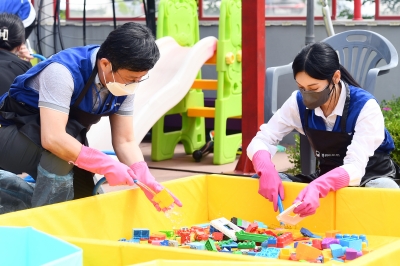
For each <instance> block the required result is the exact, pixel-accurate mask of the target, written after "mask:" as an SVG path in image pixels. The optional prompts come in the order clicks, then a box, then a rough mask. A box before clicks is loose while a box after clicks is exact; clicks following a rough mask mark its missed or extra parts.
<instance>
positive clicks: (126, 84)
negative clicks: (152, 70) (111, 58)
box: [116, 71, 150, 86]
mask: <svg viewBox="0 0 400 266" xmlns="http://www.w3.org/2000/svg"><path fill="white" fill-rule="evenodd" d="M116 72H117V74H118V76H119V77H120V78H121V79H122V80H123V81H124V82H125V79H124V78H122V77H121V75H120V74H119V73H118V71H116ZM149 78H150V75H149V73H147V74H146V75H144V76H143V77H142V78H141V79H140V80H139V81H132V82H128V83H125V86H128V85H130V84H135V83H140V82H142V81H145V80H147V79H149Z"/></svg>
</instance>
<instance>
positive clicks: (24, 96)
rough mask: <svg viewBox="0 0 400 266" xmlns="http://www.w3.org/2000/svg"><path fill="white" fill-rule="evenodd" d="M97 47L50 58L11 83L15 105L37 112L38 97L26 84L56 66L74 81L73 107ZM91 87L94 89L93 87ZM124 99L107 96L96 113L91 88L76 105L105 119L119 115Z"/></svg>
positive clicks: (0, 120) (80, 48) (0, 98)
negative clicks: (26, 106)
mask: <svg viewBox="0 0 400 266" xmlns="http://www.w3.org/2000/svg"><path fill="white" fill-rule="evenodd" d="M98 47H99V46H98V45H88V46H83V47H74V48H69V49H66V50H63V51H61V52H59V53H57V54H55V55H53V56H52V57H50V58H49V59H47V60H45V61H42V62H40V63H39V64H37V65H36V66H34V67H32V68H31V69H29V70H28V71H27V72H26V73H25V74H23V75H20V76H18V77H17V78H16V79H15V80H14V83H13V84H12V85H11V88H10V90H9V96H11V97H12V98H13V99H15V100H17V101H18V102H23V103H25V104H26V105H28V106H30V107H33V108H37V109H38V102H39V93H38V92H37V91H35V90H33V89H32V88H30V87H28V86H27V80H28V79H29V78H31V77H33V76H35V75H37V74H38V73H40V72H41V71H42V70H43V69H44V68H45V67H47V66H48V65H49V64H51V63H54V62H56V63H60V64H62V65H64V66H65V67H66V68H67V69H68V70H69V71H70V72H71V74H72V77H73V80H74V92H73V94H72V98H71V103H70V106H72V105H73V104H74V103H75V101H76V100H77V98H78V96H79V94H80V93H81V91H82V90H83V88H84V86H85V84H86V82H87V80H88V79H89V77H90V75H91V73H92V62H91V60H90V58H91V55H92V52H93V51H94V50H95V49H96V48H98ZM60 78H62V77H60ZM92 86H95V85H94V84H92ZM61 89H62V88H60V90H61ZM6 97H7V93H6V94H4V95H2V96H1V97H0V106H1V103H2V102H3V101H4V99H5V98H6ZM125 99H126V96H119V97H116V96H114V95H112V94H111V93H109V95H108V96H107V98H106V99H105V101H104V102H103V103H102V106H101V107H100V108H98V109H96V110H92V107H93V105H94V102H93V93H92V88H89V90H88V92H87V93H86V95H85V97H84V98H83V100H82V101H81V103H80V104H79V109H80V110H82V111H85V112H87V113H92V114H100V115H104V116H106V115H111V114H114V113H116V112H117V111H118V109H119V107H120V106H121V104H122V102H123V101H124V100H125ZM0 122H1V124H3V125H10V124H13V123H12V122H11V123H10V121H4V120H3V119H2V118H1V117H0Z"/></svg>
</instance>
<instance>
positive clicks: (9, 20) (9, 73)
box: [0, 13, 32, 95]
mask: <svg viewBox="0 0 400 266" xmlns="http://www.w3.org/2000/svg"><path fill="white" fill-rule="evenodd" d="M24 42H25V30H24V26H23V25H22V22H21V19H20V18H19V17H18V16H17V15H14V14H9V13H0V80H1V82H0V95H1V94H3V93H5V92H7V91H8V90H9V89H10V86H11V84H12V83H13V81H14V79H15V77H16V76H18V75H21V74H24V73H25V72H26V71H27V70H28V69H29V68H31V67H32V64H31V63H30V62H27V61H25V60H23V59H21V58H19V57H18V55H19V52H20V50H21V46H22V45H23V43H24Z"/></svg>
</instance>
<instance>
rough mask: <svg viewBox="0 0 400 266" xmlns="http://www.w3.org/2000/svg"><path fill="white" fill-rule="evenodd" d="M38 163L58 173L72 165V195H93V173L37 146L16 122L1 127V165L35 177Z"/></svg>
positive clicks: (66, 170) (65, 172) (3, 167)
mask: <svg viewBox="0 0 400 266" xmlns="http://www.w3.org/2000/svg"><path fill="white" fill-rule="evenodd" d="M79 141H80V140H79ZM39 164H40V165H41V167H43V168H44V169H45V170H46V171H48V172H50V173H54V174H56V175H60V176H64V175H66V174H68V173H69V172H70V171H71V169H72V168H74V198H75V199H79V198H83V197H88V196H91V195H92V191H93V189H94V182H93V176H94V174H92V173H89V172H87V171H84V170H82V169H80V168H78V167H74V165H72V164H69V163H68V162H66V161H64V160H62V159H60V158H58V157H57V156H55V155H54V154H52V153H51V152H49V151H47V150H45V149H43V148H42V147H39V146H37V145H36V144H35V143H34V142H32V141H31V140H30V139H29V138H27V137H26V136H25V135H23V134H21V133H20V132H19V131H18V129H17V127H16V126H15V125H12V126H7V127H0V168H2V169H4V170H5V171H9V172H12V173H15V174H21V173H28V174H29V175H30V176H32V177H33V178H34V179H36V176H37V166H38V165H39Z"/></svg>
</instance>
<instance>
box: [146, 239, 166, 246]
mask: <svg viewBox="0 0 400 266" xmlns="http://www.w3.org/2000/svg"><path fill="white" fill-rule="evenodd" d="M162 241H163V240H152V241H151V242H149V243H150V244H152V245H153V246H161V242H162Z"/></svg>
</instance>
